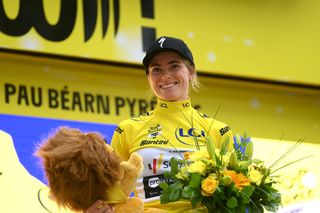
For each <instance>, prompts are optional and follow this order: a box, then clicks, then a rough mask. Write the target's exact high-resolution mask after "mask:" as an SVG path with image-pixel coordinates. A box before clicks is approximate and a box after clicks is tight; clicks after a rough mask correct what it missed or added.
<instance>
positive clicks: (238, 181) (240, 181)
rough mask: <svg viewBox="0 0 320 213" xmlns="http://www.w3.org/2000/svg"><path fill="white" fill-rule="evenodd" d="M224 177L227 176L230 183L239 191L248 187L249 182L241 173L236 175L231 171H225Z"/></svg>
mask: <svg viewBox="0 0 320 213" xmlns="http://www.w3.org/2000/svg"><path fill="white" fill-rule="evenodd" d="M224 176H229V177H230V178H231V179H232V181H233V182H234V183H235V186H236V187H237V188H238V189H240V190H241V189H242V188H243V187H245V186H249V185H250V180H249V179H248V178H247V177H246V176H245V175H244V174H242V173H236V172H235V171H232V170H226V171H225V172H224Z"/></svg>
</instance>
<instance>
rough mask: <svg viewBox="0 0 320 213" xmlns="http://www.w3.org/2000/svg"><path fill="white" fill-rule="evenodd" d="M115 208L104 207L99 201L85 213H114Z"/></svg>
mask: <svg viewBox="0 0 320 213" xmlns="http://www.w3.org/2000/svg"><path fill="white" fill-rule="evenodd" d="M114 212H115V210H114V206H110V205H108V204H107V205H103V202H102V201H101V200H97V201H96V202H94V203H93V204H92V205H91V206H90V207H89V208H88V209H86V210H85V211H84V212H83V213H114Z"/></svg>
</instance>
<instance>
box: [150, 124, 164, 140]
mask: <svg viewBox="0 0 320 213" xmlns="http://www.w3.org/2000/svg"><path fill="white" fill-rule="evenodd" d="M161 134H162V127H161V125H160V124H158V125H156V126H155V127H152V126H151V127H150V128H149V130H148V138H156V137H158V136H160V135H161Z"/></svg>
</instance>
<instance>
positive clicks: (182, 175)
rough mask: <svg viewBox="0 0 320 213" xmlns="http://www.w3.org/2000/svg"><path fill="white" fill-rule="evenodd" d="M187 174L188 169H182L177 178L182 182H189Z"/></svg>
mask: <svg viewBox="0 0 320 213" xmlns="http://www.w3.org/2000/svg"><path fill="white" fill-rule="evenodd" d="M186 173H187V167H182V168H181V170H180V172H179V173H178V174H176V178H178V179H181V180H188V176H187V174H186Z"/></svg>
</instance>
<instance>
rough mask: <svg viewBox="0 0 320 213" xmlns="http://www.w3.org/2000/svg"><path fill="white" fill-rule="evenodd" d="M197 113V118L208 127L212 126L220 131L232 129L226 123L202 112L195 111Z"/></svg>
mask: <svg viewBox="0 0 320 213" xmlns="http://www.w3.org/2000/svg"><path fill="white" fill-rule="evenodd" d="M195 111H196V112H197V117H198V118H199V119H200V120H203V121H204V122H205V123H206V124H207V125H210V126H211V125H212V126H213V127H214V128H215V129H219V130H220V129H223V128H227V129H230V127H229V126H228V125H227V124H226V123H224V122H222V121H220V120H217V119H215V118H214V117H212V116H210V115H208V114H206V113H203V112H200V111H198V110H195Z"/></svg>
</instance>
